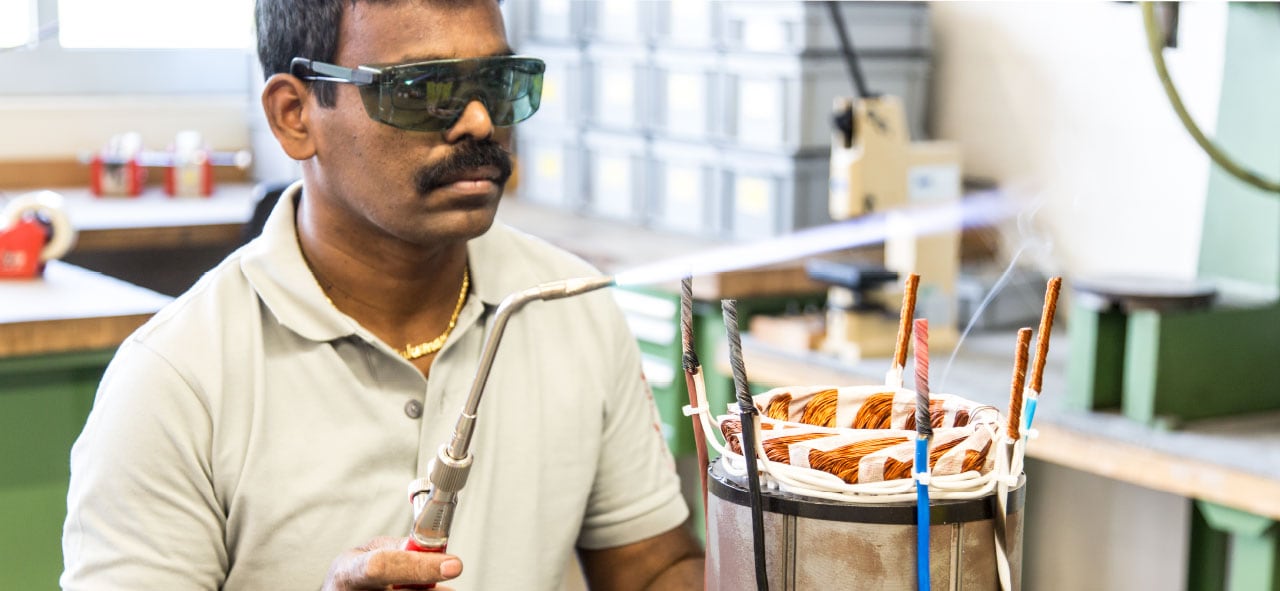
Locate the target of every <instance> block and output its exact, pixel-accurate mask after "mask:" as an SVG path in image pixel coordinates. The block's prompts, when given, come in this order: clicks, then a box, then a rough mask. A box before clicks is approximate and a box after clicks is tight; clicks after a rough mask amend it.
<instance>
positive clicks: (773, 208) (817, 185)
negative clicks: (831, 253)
mask: <svg viewBox="0 0 1280 591" xmlns="http://www.w3.org/2000/svg"><path fill="white" fill-rule="evenodd" d="M721 163H722V164H723V166H724V173H723V194H724V197H723V199H724V202H723V203H724V211H725V214H726V218H725V219H726V221H727V222H728V224H727V230H728V234H727V235H728V237H729V238H732V239H734V240H755V239H758V238H761V237H766V236H777V235H780V234H787V233H790V232H793V231H795V230H798V229H801V228H807V227H810V226H817V225H821V224H826V223H830V222H831V217H830V215H829V214H828V213H827V184H828V175H829V170H830V162H829V159H828V158H827V157H826V156H809V157H798V158H797V157H787V156H773V155H765V154H754V153H750V152H737V151H728V150H726V151H724V152H723V153H722V156H721Z"/></svg>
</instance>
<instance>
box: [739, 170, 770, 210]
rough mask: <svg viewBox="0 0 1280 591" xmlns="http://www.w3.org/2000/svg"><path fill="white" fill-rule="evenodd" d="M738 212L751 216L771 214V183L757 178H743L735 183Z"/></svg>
mask: <svg viewBox="0 0 1280 591" xmlns="http://www.w3.org/2000/svg"><path fill="white" fill-rule="evenodd" d="M734 192H735V193H736V194H737V200H736V202H737V205H738V211H739V212H741V213H745V214H749V215H765V214H767V213H769V181H768V180H767V179H762V178H757V177H741V178H739V179H738V180H737V182H736V183H734Z"/></svg>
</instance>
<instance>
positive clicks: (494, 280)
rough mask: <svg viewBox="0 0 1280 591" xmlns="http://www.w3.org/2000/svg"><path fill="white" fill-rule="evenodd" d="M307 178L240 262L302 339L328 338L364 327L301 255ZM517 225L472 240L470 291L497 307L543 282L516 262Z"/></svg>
mask: <svg viewBox="0 0 1280 591" xmlns="http://www.w3.org/2000/svg"><path fill="white" fill-rule="evenodd" d="M301 194H302V181H298V182H295V183H293V184H292V185H290V186H289V188H288V189H285V191H284V193H283V194H281V196H280V200H279V201H278V202H277V203H276V205H275V207H274V208H273V209H272V210H271V214H270V216H268V217H267V221H266V223H265V224H264V225H263V229H262V235H261V236H259V237H258V238H257V239H256V240H254V241H253V242H252V243H251V244H250V245H248V246H246V247H245V251H244V256H243V258H242V259H241V262H240V267H241V270H242V271H243V272H244V274H245V277H246V278H247V279H248V281H249V283H250V284H251V285H253V288H254V290H255V291H257V292H258V295H259V296H260V297H261V298H262V301H263V303H264V304H266V306H267V308H269V309H270V310H271V313H272V314H274V315H275V317H276V318H277V319H278V320H279V322H280V324H281V325H283V326H285V327H286V328H289V329H290V330H292V331H294V332H296V333H298V334H299V335H301V336H302V337H303V338H306V339H310V340H314V341H321V342H328V341H333V340H337V339H340V338H344V337H348V336H351V335H353V334H356V333H357V332H359V331H360V326H359V323H357V322H356V321H355V320H354V319H352V318H351V317H350V316H347V315H346V314H343V313H342V312H341V311H339V310H338V309H337V308H335V307H334V306H333V304H332V303H330V302H329V298H328V296H326V295H325V293H324V290H323V289H322V288H321V287H320V284H319V282H318V281H316V278H315V275H314V274H313V273H312V272H311V267H310V266H309V265H308V264H307V261H306V258H305V257H303V255H302V247H301V246H300V244H299V242H298V228H297V215H296V214H297V200H298V199H299V198H301ZM513 234H518V231H516V230H513V229H511V228H509V227H507V226H505V225H503V224H501V223H499V222H494V225H493V227H492V228H490V229H489V231H488V232H486V233H485V234H484V235H482V236H480V237H478V238H475V239H473V240H471V241H470V242H468V243H467V259H468V264H469V265H470V270H471V292H472V293H473V294H474V295H475V296H477V297H478V298H479V299H480V301H481V302H482V303H483V304H484V305H485V306H486V308H489V309H492V308H494V307H496V306H497V305H498V304H499V303H501V302H502V299H503V298H505V297H507V296H508V295H510V294H512V293H515V292H517V291H520V290H522V289H525V288H528V287H532V286H534V285H536V284H537V283H538V277H537V276H536V275H535V274H534V273H533V272H532V270H531V269H529V268H528V267H527V266H526V265H521V264H518V263H517V262H516V261H512V260H510V259H511V256H512V255H513V254H517V253H515V252H513V251H512V250H511V248H512V246H514V244H513V240H512V237H513Z"/></svg>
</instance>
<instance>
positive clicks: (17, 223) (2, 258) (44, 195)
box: [0, 191, 76, 279]
mask: <svg viewBox="0 0 1280 591" xmlns="http://www.w3.org/2000/svg"><path fill="white" fill-rule="evenodd" d="M75 235H76V233H75V230H74V229H73V228H72V227H71V222H70V221H68V220H67V216H66V214H65V213H64V212H63V209H62V196H61V195H59V194H57V193H54V192H53V191H37V192H35V193H27V194H26V195H22V196H20V197H17V198H15V199H14V200H12V201H10V202H9V203H8V204H7V205H6V206H5V207H4V209H3V210H0V279H33V278H36V277H39V276H40V275H41V274H42V273H43V272H44V264H45V262H46V261H49V260H52V259H56V258H58V257H61V256H62V255H64V254H66V253H67V251H68V250H71V246H72V245H73V244H74V243H75Z"/></svg>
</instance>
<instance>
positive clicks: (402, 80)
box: [290, 56, 547, 131]
mask: <svg viewBox="0 0 1280 591" xmlns="http://www.w3.org/2000/svg"><path fill="white" fill-rule="evenodd" d="M546 67H547V66H546V64H545V63H543V61H542V60H540V59H536V58H531V57H519V56H500V57H481V58H469V59H452V60H435V61H429V62H418V63H411V64H395V65H386V66H376V65H371V66H358V67H356V68H344V67H342V66H335V65H333V64H326V63H324V62H318V61H313V60H309V59H306V58H301V57H295V58H293V61H292V62H291V63H290V73H292V74H293V75H294V76H297V77H298V78H301V79H303V80H312V81H317V82H339V83H345V84H354V85H356V86H357V87H359V89H360V98H361V99H362V100H363V102H364V110H365V111H366V112H368V113H369V117H371V118H373V119H374V120H375V121H381V122H383V123H386V124H387V125H391V126H393V127H399V128H400V129H408V130H412V131H444V130H446V129H449V128H450V127H452V126H453V124H454V123H455V122H457V121H458V117H461V116H462V112H463V110H465V109H466V107H467V104H469V103H470V102H471V101H473V100H477V101H480V103H481V104H483V105H484V106H485V108H486V109H488V111H489V119H490V120H492V121H493V124H494V125H495V126H497V127H509V126H511V125H515V124H517V123H519V122H521V121H524V120H525V119H528V118H529V117H531V116H533V114H534V113H535V112H536V111H537V110H538V104H539V103H540V102H541V100H542V73H543V72H544V71H545V70H546Z"/></svg>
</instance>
